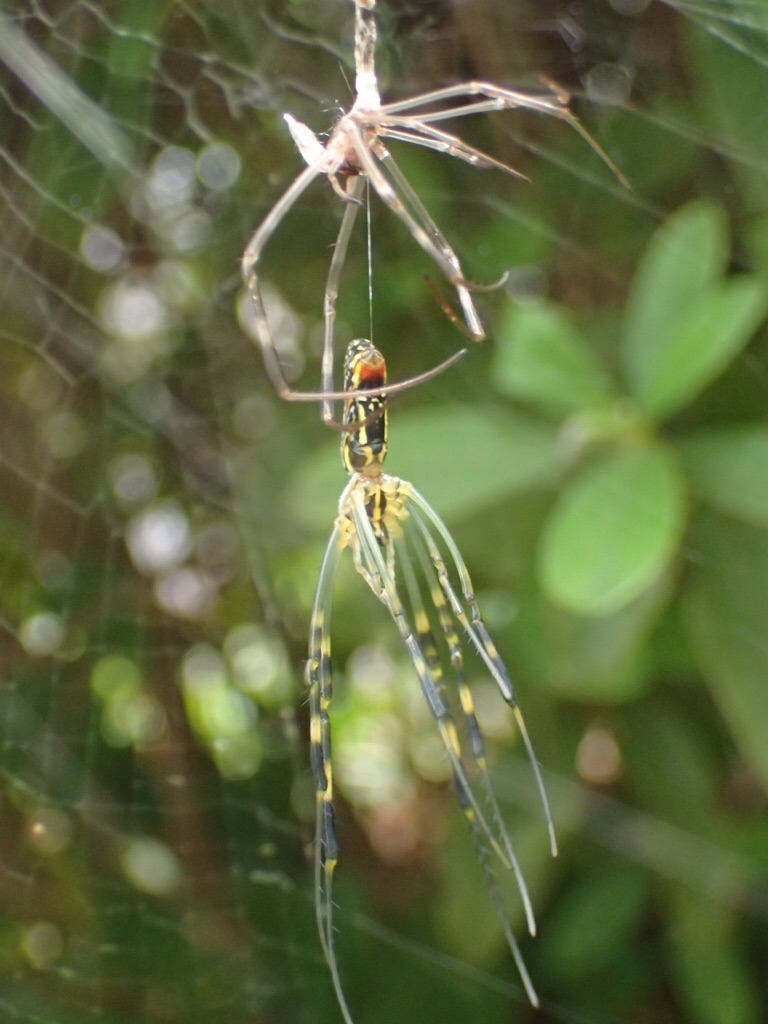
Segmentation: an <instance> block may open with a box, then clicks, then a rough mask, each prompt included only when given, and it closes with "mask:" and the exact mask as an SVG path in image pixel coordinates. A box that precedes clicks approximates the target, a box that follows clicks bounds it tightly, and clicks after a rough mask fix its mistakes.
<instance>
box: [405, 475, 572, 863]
mask: <svg viewBox="0 0 768 1024" xmlns="http://www.w3.org/2000/svg"><path fill="white" fill-rule="evenodd" d="M403 486H404V487H406V485H405V484H404V485H403ZM407 497H408V498H410V499H411V500H412V502H413V504H415V505H416V506H417V507H416V508H415V509H412V513H411V514H412V516H413V519H414V521H415V522H416V523H417V525H418V526H419V529H420V531H421V534H422V536H423V538H424V541H425V543H426V545H427V550H428V551H429V555H430V558H431V559H432V562H433V564H434V567H435V572H436V573H437V578H438V581H439V583H440V586H441V588H442V590H443V593H444V594H445V596H446V598H447V600H448V603H449V605H450V607H451V609H452V611H453V614H454V615H455V616H456V618H457V619H458V620H459V622H460V623H461V625H462V627H463V628H464V630H465V632H466V634H467V636H468V637H469V638H470V640H471V642H472V645H473V646H474V648H475V650H476V651H477V653H478V654H479V655H480V657H481V658H482V659H483V661H484V662H485V664H486V666H487V668H488V670H489V672H490V673H491V675H492V677H493V679H494V680H495V682H496V684H497V686H498V687H499V690H500V691H501V695H502V697H503V698H504V700H505V701H506V703H507V704H508V705H509V707H510V708H511V709H512V712H513V714H514V716H515V720H516V722H517V726H518V729H519V730H520V735H521V737H522V740H523V744H524V746H525V749H526V753H527V754H528V759H529V761H530V763H531V768H532V770H533V774H534V778H535V779H536V786H537V788H538V790H539V797H540V799H541V804H542V808H543V810H544V816H545V820H546V823H547V830H548V833H549V845H550V849H551V851H552V856H553V857H554V856H556V855H557V839H556V837H555V827H554V822H553V820H552V811H551V809H550V806H549V800H548V798H547V793H546V790H545V788H544V780H543V779H542V777H541V769H540V768H539V763H538V760H537V759H536V755H535V753H534V750H533V744H532V743H531V738H530V736H529V734H528V729H527V727H526V725H525V720H524V719H523V715H522V712H521V711H520V707H519V705H518V703H517V697H516V696H515V689H514V686H513V685H512V681H511V679H510V678H509V673H508V672H507V669H506V667H505V665H504V662H503V661H502V660H501V658H500V656H499V653H498V651H497V650H496V645H495V644H494V642H493V640H492V638H491V636H490V634H489V633H488V630H487V629H486V627H485V623H484V622H483V620H482V617H481V615H480V610H479V608H478V606H477V600H476V598H475V595H474V589H473V586H472V580H471V578H470V575H469V570H468V569H467V566H466V563H465V562H464V559H463V558H462V556H461V552H460V551H459V549H458V546H457V544H456V541H455V540H454V539H453V537H452V536H451V534H450V533H449V531H448V527H447V526H446V525H445V523H444V522H443V521H442V519H441V518H440V516H438V514H437V512H435V510H434V509H433V508H432V506H431V505H430V504H429V503H428V502H427V501H426V499H425V498H424V497H423V496H422V495H421V494H420V493H419V492H418V491H417V490H416V489H415V488H414V487H412V486H410V485H407ZM427 522H428V523H430V524H431V525H432V526H433V527H434V528H435V529H436V530H437V532H438V534H439V535H440V536H441V537H442V539H443V541H444V543H445V546H446V548H447V549H448V551H449V553H450V555H451V558H452V560H453V563H454V565H455V567H456V572H457V574H458V577H459V580H460V583H461V591H462V596H463V603H462V601H461V600H460V599H459V597H458V595H457V593H456V591H455V590H454V589H453V585H452V583H451V581H450V577H449V575H448V570H447V567H446V565H445V562H444V560H443V557H442V555H441V553H440V550H439V548H438V546H437V544H436V543H435V541H434V539H433V537H432V534H431V532H430V530H429V527H428V526H427Z"/></svg>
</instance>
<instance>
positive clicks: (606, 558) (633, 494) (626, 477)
mask: <svg viewBox="0 0 768 1024" xmlns="http://www.w3.org/2000/svg"><path fill="white" fill-rule="evenodd" d="M685 499H686V494H685V483H684V480H683V477H682V474H681V472H680V469H679V466H678V464H677V461H676V459H675V458H674V456H673V455H672V453H671V452H670V451H669V450H668V449H666V448H663V447H661V446H658V445H655V446H649V447H646V448H638V449H633V450H631V451H620V452H618V453H614V454H611V455H608V456H605V457H603V458H601V459H600V460H599V461H598V462H596V463H595V464H593V465H591V466H590V467H588V468H587V469H586V470H585V471H583V472H582V473H581V474H580V476H579V477H578V478H577V479H576V481H575V482H574V483H573V484H572V485H571V487H569V489H568V490H567V491H565V492H564V493H563V495H562V497H561V498H560V500H559V501H558V502H557V504H556V505H555V508H554V509H553V511H552V513H551V515H550V518H549V520H548V522H547V524H546V526H545V529H544V534H543V536H542V540H541V547H540V550H539V573H540V579H541V584H542V586H543V588H544V589H545V591H546V592H547V593H548V594H549V596H550V597H551V598H552V600H554V601H555V602H557V603H558V604H561V605H562V606H563V607H564V608H567V609H570V610H571V611H574V612H576V613H577V614H580V615H597V616H600V615H610V614H612V613H613V612H617V611H618V610H619V609H621V608H623V607H625V605H627V604H629V602H630V601H632V600H633V599H634V598H636V597H638V596H639V595H640V594H642V593H643V591H645V590H646V589H647V588H648V587H650V586H651V585H652V584H653V583H654V582H655V581H656V580H658V579H659V578H660V576H661V575H662V573H663V572H664V571H665V569H666V568H667V567H668V566H669V563H670V561H671V560H672V557H673V555H674V553H675V549H676V547H677V544H678V542H679V540H680V536H681V534H682V530H683V524H684V517H685V504H686V500H685Z"/></svg>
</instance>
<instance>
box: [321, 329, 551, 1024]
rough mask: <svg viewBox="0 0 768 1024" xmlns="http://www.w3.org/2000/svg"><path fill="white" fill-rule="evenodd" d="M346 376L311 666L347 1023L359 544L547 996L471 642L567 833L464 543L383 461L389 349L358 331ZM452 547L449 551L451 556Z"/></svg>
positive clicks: (326, 863)
mask: <svg viewBox="0 0 768 1024" xmlns="http://www.w3.org/2000/svg"><path fill="white" fill-rule="evenodd" d="M344 384H345V394H346V396H347V398H346V401H345V403H344V414H343V426H344V428H345V429H344V431H343V433H342V441H341V456H342V462H343V464H344V466H345V468H346V470H347V472H348V473H349V474H350V480H349V483H348V484H347V487H346V488H345V490H344V492H343V493H342V495H341V499H340V501H339V513H338V516H337V517H336V521H335V524H334V527H333V532H332V533H331V537H330V540H329V541H328V546H327V547H326V550H325V555H324V557H323V560H322V564H321V568H320V575H319V578H318V582H317V589H316V592H315V599H314V605H313V608H312V619H311V625H310V632H309V657H308V660H307V665H306V672H305V677H306V684H307V688H308V692H309V706H310V749H311V760H312V769H313V774H314V779H315V788H316V800H317V802H316V820H315V910H316V917H317V927H318V931H319V934H320V942H321V944H322V948H323V951H324V953H325V958H326V960H327V962H328V966H329V968H330V972H331V977H332V980H333V986H334V989H335V992H336V996H337V999H338V1002H339V1006H340V1008H341V1011H342V1015H343V1017H344V1020H345V1022H346V1024H352V1016H351V1013H350V1010H349V1008H348V1005H347V1002H346V999H345V996H344V992H343V989H342V984H341V977H340V973H339V968H338V964H337V959H336V953H335V947H334V925H333V892H332V884H333V872H334V869H335V867H336V863H337V859H338V842H337V838H336V828H335V819H334V808H333V776H332V767H331V723H330V704H331V696H332V689H333V673H332V666H331V640H330V637H331V606H332V598H333V586H334V580H335V577H336V571H337V568H338V564H339V559H340V556H341V554H342V552H343V551H344V549H345V548H350V549H351V551H352V555H353V558H354V564H355V568H356V569H357V571H358V573H359V574H360V575H361V576H362V577H363V579H364V580H365V582H366V583H367V584H368V586H369V587H370V588H371V590H372V591H373V593H374V594H375V596H376V597H377V598H378V600H379V601H381V603H382V604H383V605H384V606H385V607H386V608H387V610H388V611H389V613H390V615H391V616H392V618H393V620H394V622H395V624H396V626H397V629H398V632H399V633H400V638H401V639H402V641H403V643H404V644H405V647H406V650H407V651H408V655H409V656H410V659H411V663H412V664H413V667H414V669H415V671H416V675H417V676H418V679H419V683H420V685H421V690H422V693H423V695H424V698H425V700H426V702H427V705H428V706H429V710H430V712H431V714H432V717H433V719H434V721H435V725H436V726H437V729H438V732H439V734H440V737H441V740H442V743H443V746H444V748H445V753H446V756H447V758H448V761H449V764H450V767H451V773H452V776H453V782H454V786H455V790H456V794H457V798H458V802H459V804H460V806H461V808H462V810H463V812H464V814H465V816H466V818H467V820H468V822H469V826H470V829H471V833H472V837H473V839H474V841H475V845H476V847H477V851H478V855H479V859H480V863H481V866H482V868H483V872H484V875H485V881H486V885H487V888H488V892H489V895H490V898H491V901H492V903H493V905H494V907H495V909H496V912H497V913H498V915H499V918H500V919H501V922H502V925H503V929H504V934H505V936H506V939H507V942H508V944H509V947H510V949H511V952H512V955H513V957H514V960H515V963H516V964H517V969H518V971H519V973H520V977H521V979H522V982H523V986H524V988H525V991H526V993H527V995H528V998H529V999H530V1001H531V1003H532V1004H533V1005H534V1006H538V997H537V995H536V991H535V989H534V987H533V983H532V982H531V979H530V976H529V974H528V971H527V969H526V967H525V963H524V962H523V958H522V955H521V953H520V950H519V948H518V945H517V942H516V940H515V937H514V935H513V933H512V928H511V924H510V922H509V919H508V917H507V914H506V911H505V910H504V907H503V904H502V900H501V895H500V893H499V891H498V888H497V886H496V882H495V880H494V875H493V868H492V863H491V859H490V851H491V850H492V851H493V852H494V853H495V854H496V856H497V857H498V859H499V861H500V863H501V864H502V865H503V866H504V867H506V868H509V869H511V870H512V871H513V872H514V875H515V878H516V881H517V885H518V888H519V891H520V896H521V900H522V904H523V907H524V910H525V917H526V921H527V925H528V929H529V931H530V933H531V935H534V934H535V931H536V926H535V922H534V918H533V909H532V906H531V900H530V897H529V894H528V890H527V887H526V884H525V880H524V878H523V875H522V871H521V869H520V865H519V863H518V861H517V858H516V856H515V853H514V850H513V848H512V843H511V840H510V838H509V835H508V833H507V830H506V828H505V826H504V822H503V819H502V815H501V811H500V809H499V805H498V803H497V800H496V797H495V795H494V792H493V788H492V786H491V780H490V776H489V774H488V769H487V767H486V757H485V748H484V743H483V737H482V734H481V732H480V728H479V725H478V721H477V717H476V715H475V710H474V706H473V701H472V693H471V690H470V686H469V683H468V681H467V677H466V673H465V668H464V649H465V647H469V648H470V649H473V650H474V651H475V653H476V654H477V655H478V656H479V657H480V659H481V660H482V662H483V664H484V668H485V670H486V671H487V672H488V674H489V675H490V676H491V678H492V679H493V680H494V682H495V683H496V685H497V686H498V688H499V690H500V692H501V695H502V697H503V699H504V700H505V701H506V703H507V704H508V705H509V706H510V708H511V709H512V711H513V713H514V716H515V719H516V721H517V725H518V727H519V730H520V733H521V736H522V740H523V743H524V745H525V748H526V751H527V754H528V757H529V759H530V762H531V765H532V768H533V773H534V776H535V779H536V784H537V787H538V790H539V794H540V797H541V802H542V806H543V808H544V815H545V818H546V823H547V828H548V833H549V842H550V848H551V851H552V855H553V856H554V855H555V854H556V853H557V844H556V840H555V834H554V826H553V822H552V814H551V812H550V809H549V803H548V800H547V796H546V793H545V790H544V783H543V780H542V777H541V773H540V770H539V767H538V764H537V761H536V758H535V756H534V753H533V747H532V745H531V740H530V738H529V735H528V731H527V729H526V726H525V722H524V720H523V717H522V714H521V712H520V709H519V707H518V704H517V700H516V697H515V691H514V688H513V686H512V683H511V681H510V678H509V675H508V673H507V670H506V668H505V667H504V663H503V662H502V660H501V658H500V656H499V654H498V652H497V650H496V647H495V645H494V643H493V640H492V639H491V637H490V635H489V633H488V630H487V629H486V627H485V624H484V623H483V620H482V618H481V616H480V611H479V609H478V605H477V601H476V599H475V595H474V591H473V587H472V581H471V579H470V576H469V572H468V570H467V566H466V564H465V562H464V559H463V558H462V556H461V553H460V552H459V549H458V547H457V545H456V542H455V541H454V539H453V537H452V536H451V534H450V533H449V532H448V528H447V527H446V525H445V523H444V522H443V521H442V519H441V518H440V517H439V516H438V514H437V513H436V512H435V511H434V509H433V508H432V507H431V506H430V505H429V504H428V502H427V501H426V499H425V498H423V497H422V495H421V494H420V493H419V492H418V491H417V490H416V488H415V487H413V485H412V484H410V483H408V482H407V481H405V480H401V479H398V477H394V476H390V475H389V474H387V473H385V472H384V471H383V461H384V457H385V455H386V451H387V409H386V402H387V399H386V396H385V394H384V387H385V385H386V367H385V363H384V358H383V356H382V355H381V353H380V352H379V351H378V349H376V348H374V346H373V345H372V344H371V342H370V341H367V340H366V339H358V340H356V341H352V342H351V343H350V344H349V346H348V348H347V353H346V357H345V360H344ZM443 552H447V554H448V558H447V559H446V558H445V557H444V553H443ZM455 580H457V581H458V586H457V585H456V583H455ZM401 583H402V584H404V586H401ZM460 634H463V638H462V636H461V635H460ZM446 658H447V662H446V664H448V665H450V671H449V672H448V673H447V677H446V675H444V674H443V668H442V666H443V660H444V659H446ZM457 719H459V720H460V721H461V722H463V725H462V726H458V725H457ZM470 773H471V774H470ZM473 780H474V781H473Z"/></svg>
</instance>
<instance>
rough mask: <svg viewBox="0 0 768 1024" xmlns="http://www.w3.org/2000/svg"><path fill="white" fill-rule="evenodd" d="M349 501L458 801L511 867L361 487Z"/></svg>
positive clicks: (374, 585)
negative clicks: (482, 803)
mask: <svg viewBox="0 0 768 1024" xmlns="http://www.w3.org/2000/svg"><path fill="white" fill-rule="evenodd" d="M350 501H351V512H352V517H353V521H354V528H355V536H356V539H357V543H358V545H359V552H360V558H361V559H362V561H363V563H364V566H365V571H364V572H363V573H362V575H363V576H364V577H365V579H366V581H367V582H368V584H369V586H370V587H371V589H372V590H373V592H374V593H375V594H376V597H377V598H378V599H379V600H380V601H381V603H382V604H383V605H384V606H385V607H386V608H387V610H388V611H389V613H390V615H391V616H392V618H393V619H394V621H395V625H396V626H397V629H398V632H399V633H400V638H401V639H402V641H403V643H404V644H405V647H406V649H407V651H408V654H409V655H410V658H411V662H412V664H413V667H414V669H415V670H416V675H417V676H418V679H419V683H420V685H421V690H422V693H423V694H424V698H425V700H426V701H427V705H428V707H429V710H430V712H431V714H432V717H433V718H434V720H435V723H436V724H437V728H438V731H439V733H440V737H441V739H442V741H443V746H444V747H445V751H446V753H447V755H448V759H449V761H450V763H451V770H452V772H453V777H454V783H455V785H456V789H457V793H458V795H459V803H460V804H461V806H462V808H463V809H464V813H465V815H466V816H467V818H468V819H469V820H470V821H473V820H474V821H476V822H477V825H478V827H479V828H480V829H481V830H482V832H483V834H484V835H485V836H486V837H487V839H488V841H489V843H490V844H491V846H492V847H493V849H494V850H495V851H496V853H497V855H498V857H499V859H500V860H501V862H502V864H504V865H505V866H506V867H511V864H510V863H509V860H508V859H507V855H506V852H505V851H504V849H503V848H502V846H501V845H500V844H499V842H498V840H497V839H496V836H495V835H494V834H493V830H492V829H491V828H490V827H489V826H488V823H487V821H486V819H485V815H484V814H483V811H482V809H481V807H480V805H479V804H478V802H477V799H476V797H475V795H474V793H473V790H472V785H471V783H470V781H469V778H468V776H467V772H466V769H465V767H464V764H463V762H462V759H461V744H460V743H459V737H458V733H457V731H456V726H455V723H454V721H453V718H452V716H451V711H450V708H449V707H448V705H447V703H446V702H445V699H444V697H443V696H442V694H441V693H440V691H439V688H438V687H437V686H436V685H435V682H434V680H433V678H432V676H431V675H430V672H429V666H428V664H427V660H426V658H425V656H424V652H423V651H422V649H421V646H420V645H419V642H418V640H417V639H416V636H415V635H414V632H413V629H412V627H411V624H410V622H409V620H408V615H407V613H406V610H405V607H404V606H403V603H402V601H401V600H400V595H399V594H398V591H397V585H396V582H395V579H394V575H393V573H392V571H391V569H390V568H389V567H388V565H387V563H386V561H385V560H384V556H383V555H382V553H381V548H380V546H379V543H378V541H377V540H376V537H375V535H374V532H373V528H372V526H371V523H370V520H369V518H368V514H367V512H366V509H365V499H364V497H363V493H362V490H361V489H360V488H357V489H354V490H353V491H352V492H351V494H350Z"/></svg>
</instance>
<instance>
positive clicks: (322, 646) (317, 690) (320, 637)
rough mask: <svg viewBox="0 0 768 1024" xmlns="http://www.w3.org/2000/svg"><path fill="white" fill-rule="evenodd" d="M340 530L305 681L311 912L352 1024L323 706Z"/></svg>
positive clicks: (315, 615) (320, 584) (320, 590)
mask: <svg viewBox="0 0 768 1024" xmlns="http://www.w3.org/2000/svg"><path fill="white" fill-rule="evenodd" d="M343 548H344V532H343V530H342V527H341V525H340V524H339V522H338V521H337V523H336V525H335V526H334V529H333V532H332V534H331V537H330V540H329V541H328V545H327V547H326V549H325V555H324V556H323V561H322V565H321V567H320V575H319V577H318V580H317V589H316V590H315V600H314V604H313V607H312V619H311V625H310V630H309V657H308V659H307V665H306V669H305V680H306V684H307V689H308V691H309V708H310V752H311V761H312V771H313V775H314V779H315V794H316V802H315V916H316V919H317V930H318V934H319V936H320V944H321V946H322V947H323V953H324V954H325V959H326V962H327V963H328V967H329V970H330V972H331V979H332V981H333V987H334V990H335V992H336V998H337V1000H338V1002H339V1006H340V1008H341V1012H342V1016H343V1017H344V1021H345V1024H353V1021H352V1014H351V1013H350V1010H349V1007H348V1006H347V1001H346V998H345V996H344V991H343V989H342V986H341V977H340V975H339V968H338V963H337V960H336V950H335V946H334V938H333V872H334V869H335V867H336V862H337V860H338V852H339V848H338V841H337V838H336V824H335V816H334V811H333V772H332V767H331V723H330V718H329V714H328V709H329V706H330V703H331V697H332V695H333V670H332V667H331V607H332V599H333V584H334V580H335V578H336V569H337V567H338V563H339V557H340V555H341V552H342V550H343Z"/></svg>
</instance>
